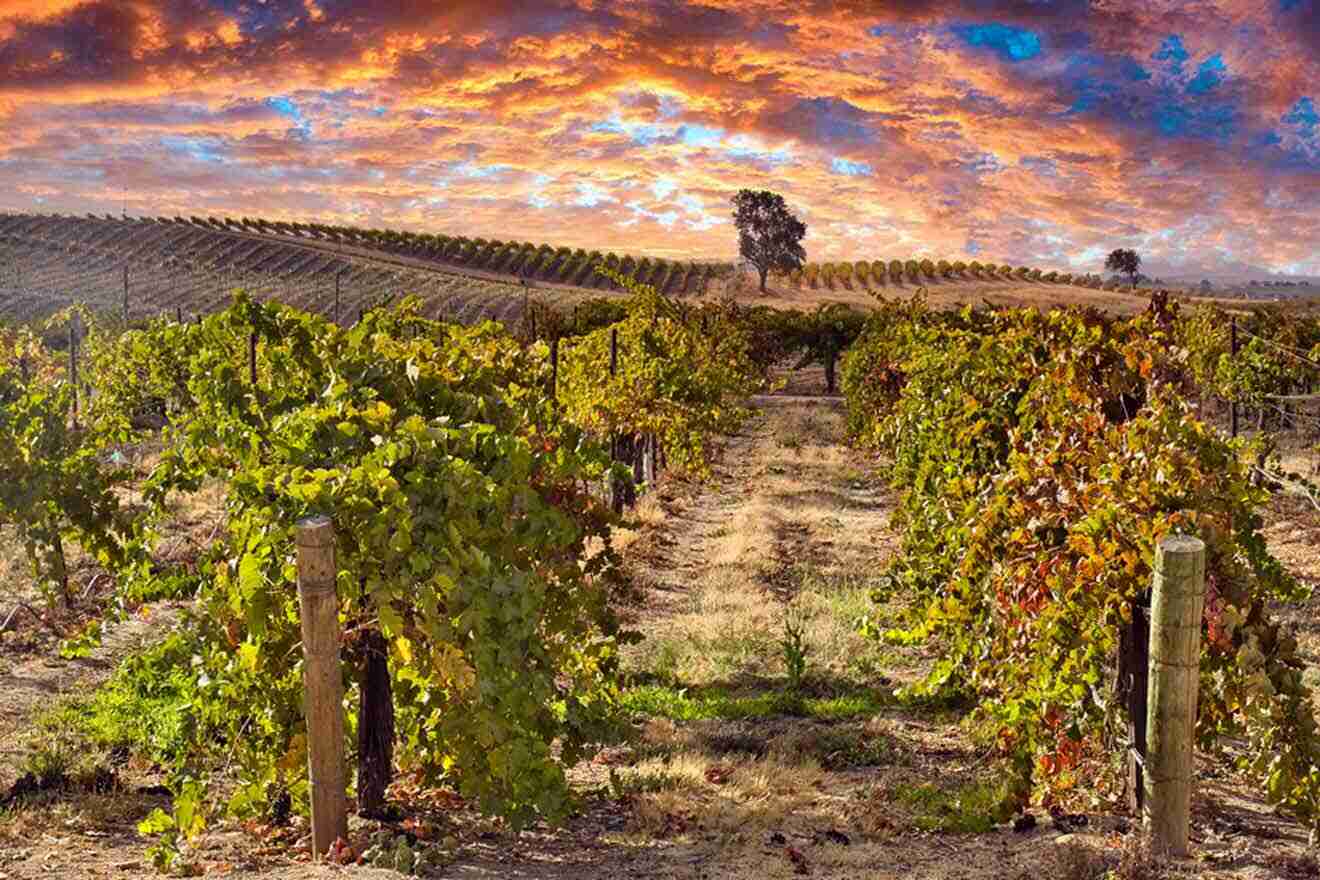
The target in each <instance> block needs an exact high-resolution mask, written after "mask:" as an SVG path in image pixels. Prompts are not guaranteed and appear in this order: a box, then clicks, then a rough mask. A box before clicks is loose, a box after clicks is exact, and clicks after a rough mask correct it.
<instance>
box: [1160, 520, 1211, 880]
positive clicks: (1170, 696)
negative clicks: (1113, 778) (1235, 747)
mask: <svg viewBox="0 0 1320 880" xmlns="http://www.w3.org/2000/svg"><path fill="white" fill-rule="evenodd" d="M1204 604H1205V543H1204V542H1202V541H1201V540H1200V539H1199V538H1194V537H1192V536H1190V535H1173V536H1170V537H1168V538H1165V539H1164V540H1163V541H1161V542H1160V545H1159V547H1158V548H1157V549H1156V551H1155V588H1154V598H1153V599H1152V601H1151V626H1150V709H1149V713H1148V715H1147V720H1146V742H1147V747H1146V798H1145V800H1146V805H1145V819H1146V825H1147V827H1148V829H1149V830H1150V834H1151V845H1152V847H1153V848H1154V849H1155V851H1156V852H1158V853H1162V854H1167V855H1172V856H1178V857H1186V856H1187V838H1188V831H1189V826H1190V821H1191V797H1192V744H1193V743H1194V742H1195V728H1196V698H1197V686H1198V684H1199V683H1200V675H1201V614H1202V610H1203V607H1204Z"/></svg>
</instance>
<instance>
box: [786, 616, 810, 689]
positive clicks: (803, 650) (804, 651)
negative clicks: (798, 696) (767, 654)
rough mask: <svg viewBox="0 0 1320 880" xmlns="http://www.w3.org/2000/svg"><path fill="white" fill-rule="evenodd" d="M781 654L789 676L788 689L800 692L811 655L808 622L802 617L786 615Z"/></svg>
mask: <svg viewBox="0 0 1320 880" xmlns="http://www.w3.org/2000/svg"><path fill="white" fill-rule="evenodd" d="M779 653H780V656H781V657H783V660H784V671H785V672H786V673H787V674H788V687H789V689H790V690H794V691H796V690H798V689H799V688H801V687H802V677H803V676H804V675H806V674H807V655H808V654H810V653H811V649H810V647H809V646H808V645H807V628H806V621H804V620H803V619H802V618H801V616H800V615H797V616H795V615H794V614H792V613H791V612H789V613H786V614H785V615H784V634H783V635H782V636H781V637H780V639H779Z"/></svg>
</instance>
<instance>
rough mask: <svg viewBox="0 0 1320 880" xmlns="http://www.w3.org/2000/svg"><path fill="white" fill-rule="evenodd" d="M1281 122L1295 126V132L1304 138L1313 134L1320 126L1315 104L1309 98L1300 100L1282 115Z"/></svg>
mask: <svg viewBox="0 0 1320 880" xmlns="http://www.w3.org/2000/svg"><path fill="white" fill-rule="evenodd" d="M1283 121H1284V122H1286V123H1287V124H1288V125H1295V126H1297V130H1298V131H1299V132H1301V133H1302V134H1303V135H1304V136H1305V137H1310V136H1311V135H1313V134H1315V128H1316V126H1317V125H1320V114H1317V113H1316V109H1315V102H1314V101H1312V100H1311V99H1310V98H1302V99H1300V100H1299V101H1298V102H1297V103H1296V104H1293V106H1292V109H1291V110H1289V111H1288V112H1287V113H1285V114H1284V117H1283Z"/></svg>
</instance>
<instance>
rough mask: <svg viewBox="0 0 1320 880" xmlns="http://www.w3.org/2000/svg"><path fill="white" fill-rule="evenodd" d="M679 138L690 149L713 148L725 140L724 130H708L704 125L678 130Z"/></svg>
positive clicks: (683, 127)
mask: <svg viewBox="0 0 1320 880" xmlns="http://www.w3.org/2000/svg"><path fill="white" fill-rule="evenodd" d="M678 137H679V140H681V141H682V142H683V143H685V144H687V145H688V146H689V147H713V146H715V145H716V144H718V143H719V142H720V141H722V140H724V129H722V128H707V127H706V126H704V125H684V126H681V127H680V128H679V129H678Z"/></svg>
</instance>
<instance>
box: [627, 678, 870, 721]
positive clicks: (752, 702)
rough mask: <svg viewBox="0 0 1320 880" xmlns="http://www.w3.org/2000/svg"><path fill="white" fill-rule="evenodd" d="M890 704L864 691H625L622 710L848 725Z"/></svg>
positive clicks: (652, 688) (659, 715) (671, 716)
mask: <svg viewBox="0 0 1320 880" xmlns="http://www.w3.org/2000/svg"><path fill="white" fill-rule="evenodd" d="M888 703H892V700H889V701H886V698H885V696H884V695H883V694H882V693H880V692H878V691H874V690H869V689H864V688H856V689H851V690H848V691H845V692H843V693H837V694H832V695H825V696H806V695H804V694H803V693H802V692H801V691H779V690H773V691H754V692H739V691H734V690H731V689H728V688H700V689H696V688H693V689H689V688H683V687H673V686H662V685H640V686H638V687H634V688H629V689H628V690H626V691H624V693H623V701H622V706H623V710H624V711H625V712H626V713H628V714H629V715H645V716H648V717H655V718H669V719H672V720H674V721H695V720H700V719H709V718H722V719H725V720H737V719H741V718H767V717H771V716H774V715H791V716H798V717H804V718H819V719H822V720H845V719H852V718H866V717H869V716H871V715H874V714H875V713H876V712H879V711H880V710H881V709H883V708H884V707H885V706H886V705H887V704H888Z"/></svg>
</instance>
